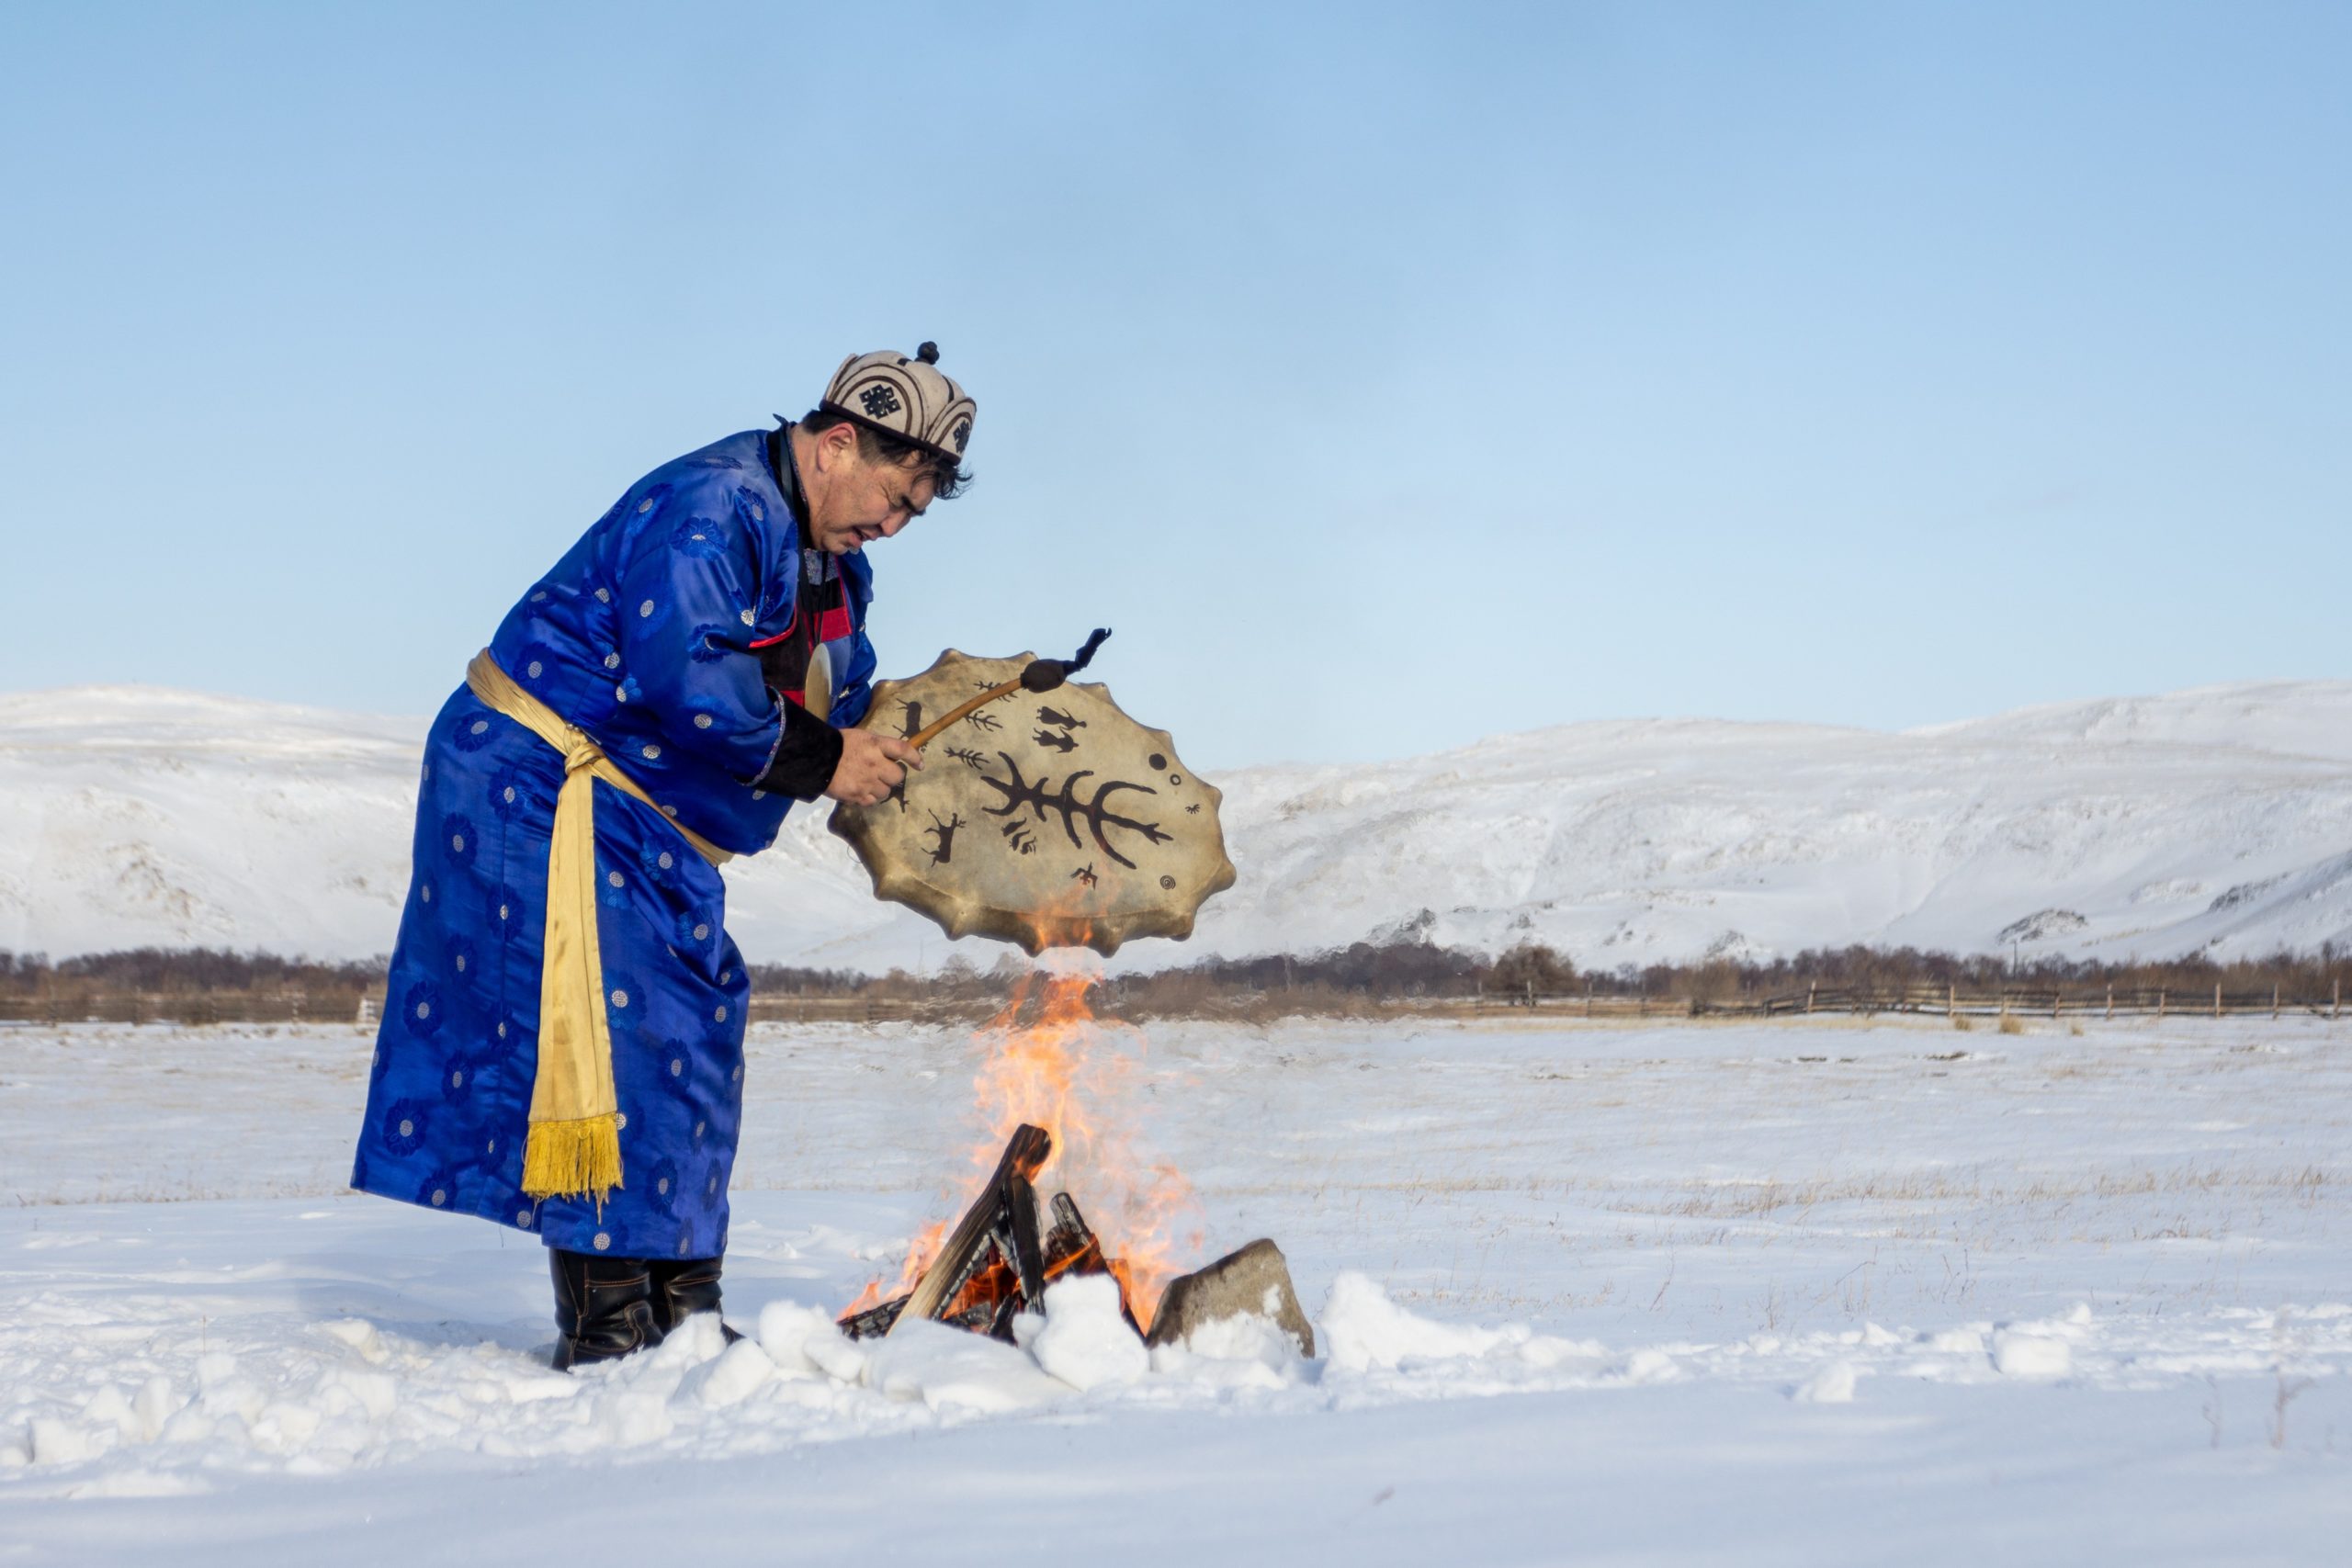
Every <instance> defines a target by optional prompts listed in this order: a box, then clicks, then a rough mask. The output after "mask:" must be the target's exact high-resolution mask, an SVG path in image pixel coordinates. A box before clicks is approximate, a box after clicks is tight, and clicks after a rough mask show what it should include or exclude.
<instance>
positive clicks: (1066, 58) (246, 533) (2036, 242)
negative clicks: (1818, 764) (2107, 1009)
mask: <svg viewBox="0 0 2352 1568" xmlns="http://www.w3.org/2000/svg"><path fill="white" fill-rule="evenodd" d="M0 58H6V60H7V61H8V62H10V63H9V67H8V74H9V79H10V91H9V92H8V94H7V95H6V96H5V97H0V200H5V210H6V213H7V214H8V222H7V224H6V231H7V238H6V243H5V246H0V474H5V478H6V503H5V507H0V538H5V540H6V546H5V549H0V626H5V630H0V689H7V690H21V689H26V688H31V687H42V686H53V685H63V684H70V683H77V682H93V681H105V682H113V681H145V682H158V683H163V684H169V685H177V686H187V687H191V688H197V689H202V690H209V691H220V692H229V693H236V694H247V695H254V696H264V697H270V698H281V699H287V700H293V701H300V702H308V703H318V704H324V705H334V706H342V707H352V708H366V709H375V710H382V711H390V712H412V713H424V712H426V711H429V710H430V709H431V708H433V707H434V706H435V705H437V704H438V702H439V701H440V699H441V697H442V696H443V695H444V694H446V692H447V690H448V688H449V687H450V686H452V685H453V684H454V683H455V682H456V681H457V679H458V675H459V673H460V671H462V668H463V666H464V663H465V660H466V658H467V657H468V655H469V654H470V653H471V652H472V650H473V649H475V648H477V647H479V646H480V645H481V643H482V642H483V641H484V640H486V638H487V637H488V634H489V632H490V631H491V629H492V626H495V624H496V622H497V620H498V618H499V616H500V615H502V614H503V611H504V609H505V607H506V606H507V604H509V603H511V602H512V600H513V599H514V598H515V596H516V595H517V594H518V593H519V592H521V591H522V590H523V589H524V588H526V586H527V585H528V584H529V583H530V582H531V581H532V579H533V578H534V577H535V576H536V575H537V573H538V572H539V571H541V570H543V569H544V568H545V567H546V566H547V565H548V564H549V563H550V562H552V561H553V560H554V559H555V558H557V556H558V555H560V553H561V552H562V550H563V549H564V547H566V546H567V545H568V544H569V543H570V541H571V538H572V537H573V536H575V535H576V534H577V533H578V532H579V531H580V530H581V529H582V527H584V526H585V525H587V524H588V523H590V522H591V521H593V520H594V518H595V517H596V516H597V515H598V514H599V513H601V512H602V511H603V510H604V508H605V506H606V505H607V504H608V503H609V502H610V501H611V500H612V498H613V497H614V496H615V495H616V494H617V493H618V492H619V491H621V490H622V489H623V488H624V487H626V486H627V485H628V483H629V481H630V480H631V479H634V478H636V477H637V475H639V473H641V472H642V471H644V470H645V469H646V468H650V467H651V466H653V465H654V464H656V463H658V462H660V461H662V460H663V459H664V458H667V457H672V456H674V455H676V454H677V453H679V452H682V451H684V450H688V449H690V448H692V447H695V446H700V445H702V444H703V443H705V442H707V441H708V440H711V439H714V438H716V437H717V436H719V435H722V434H727V433H729V432H730V431H734V430H739V429H742V428H745V427H747V426H749V425H752V424H758V423H765V421H766V418H767V416H768V415H769V414H770V413H771V412H782V413H787V414H789V413H796V412H799V411H800V410H802V409H805V408H806V407H808V406H809V403H810V402H812V401H813V400H814V399H815V397H816V395H817V393H818V392H819V390H820V389H821V387H822V384H823V382H824V379H825V378H826V377H827V375H829V374H830V372H831V368H832V367H833V366H834V364H835V363H836V362H837V361H838V360H839V359H840V357H841V356H842V355H844V354H846V353H849V352H853V351H856V350H864V349H867V348H873V347H880V346H886V345H888V346H896V347H901V348H911V347H912V346H913V344H915V343H916V342H917V341H918V340H920V339H922V338H933V339H936V340H937V341H938V342H939V343H940V344H941V345H942V347H943V349H944V359H943V364H944V367H945V368H947V369H948V370H949V371H951V372H952V373H954V374H956V376H958V377H959V378H963V379H964V381H965V382H966V384H967V386H968V387H969V388H970V389H971V390H972V391H973V393H974V394H975V396H977V397H978V400H979V403H980V419H979V422H978V431H977V433H976V434H975V437H974V442H973V450H972V459H973V467H974V468H976V470H977V471H978V475H979V479H978V484H977V485H976V486H975V487H974V489H973V491H972V492H971V493H970V495H969V496H968V497H967V498H966V499H963V500H960V501H957V502H953V503H950V504H947V505H943V506H941V507H939V508H937V509H936V510H935V511H934V513H933V515H932V516H931V517H930V518H928V519H926V520H924V521H923V522H922V524H920V525H918V526H917V527H915V528H914V529H913V530H911V531H910V532H909V533H908V534H906V535H904V536H901V537H900V538H899V539H897V540H894V541H891V542H889V543H888V544H887V545H884V546H881V547H877V548H876V551H875V558H876V569H877V574H878V578H879V587H880V598H879V600H878V602H877V604H876V620H875V631H876V640H877V642H879V643H880V644H881V645H882V649H883V662H884V669H885V671H886V672H890V673H905V672H910V671H913V670H915V669H919V668H921V667H922V665H924V664H927V663H928V662H929V661H930V660H931V658H932V656H933V654H934V653H935V652H936V651H937V650H938V649H940V648H941V647H943V646H945V645H948V644H954V645H956V646H959V647H963V648H966V649H973V650H977V651H986V652H1012V651H1016V650H1018V649H1022V648H1025V647H1035V648H1038V649H1041V650H1060V649H1066V648H1067V647H1068V646H1070V645H1074V644H1075V643H1076V642H1077V640H1078V639H1079V638H1080V637H1081V636H1082V635H1083V634H1084V632H1085V631H1086V629H1087V628H1088V627H1090V626H1093V625H1095V624H1097V623H1098V622H1100V623H1105V624H1109V625H1112V626H1115V627H1116V628H1117V629H1118V636H1117V637H1116V638H1115V639H1114V641H1113V643H1112V644H1111V645H1110V647H1109V648H1108V649H1106V650H1105V652H1104V654H1103V662H1102V664H1101V666H1100V668H1101V670H1102V671H1103V676H1104V678H1105V679H1107V680H1108V681H1109V682H1111V684H1112V687H1113V689H1114V692H1116V693H1117V694H1119V696H1120V697H1121V699H1122V701H1123V702H1124V703H1125V705H1127V706H1128V707H1129V708H1130V710H1131V711H1133V712H1135V713H1136V714H1137V715H1138V716H1141V717H1143V718H1145V719H1147V720H1148V722H1151V723H1153V724H1156V725H1160V726H1165V727H1167V728H1170V729H1172V730H1173V731H1174V732H1175V734H1176V736H1177V738H1178V740H1179V742H1180V744H1182V745H1183V746H1184V747H1185V749H1186V750H1187V752H1188V753H1189V754H1190V755H1191V756H1192V758H1193V761H1194V762H1195V764H1196V765H1202V764H1205V765H1209V766H1230V765H1234V764H1238V763H1242V762H1250V761H1274V760H1281V759H1297V760H1318V761H1319V760H1346V759H1364V758H1375V757H1385V756H1396V755H1402V754H1407V753H1411V752H1417V751H1423V750H1434V749H1437V748H1440V747H1443V746H1449V745H1454V744H1459V743H1463V742H1466V741H1468V740H1471V739H1475V738H1476V737H1478V736H1480V735H1484V734H1490V733H1494V732H1498V731H1502V730H1510V729H1523V728H1533V727H1535V726H1539V725H1544V724H1551V723H1557V722H1564V721H1568V720H1575V719H1584V718H1593V717H1605V716H1643V715H1657V714H1677V715H1693V714H1695V715H1715V716H1729V717H1738V718H1798V719H1809V720H1822V721H1830V722H1839V723H1854V724H1864V725H1871V726H1875V727H1883V728H1891V727H1900V726H1907V725H1913V724H1921V723H1928V722H1933V721H1938V720H1942V719H1949V718H1954V717H1962V716H1970V715H1974V714H1980V713H1986V712H1992V711H1996V710H1998V709H2002V708H2007V707H2011V706H2016V705H2023V704H2028V703H2033V702H2042V701H2053V700H2059V699H2064V698H2071V697H2081V696H2097V695H2104V694H2116V693H2123V692H2139V691H2154V690H2164V689H2170V688H2174V687H2178V686H2184V685H2190V684H2197V683H2201V682H2211V681H2223V680H2239V679H2253V678H2263V677H2281V676H2300V677H2346V676H2352V655H2347V652H2346V638H2345V637H2344V635H2343V632H2342V617H2343V611H2342V609H2341V608H2340V601H2341V598H2342V594H2341V592H2340V590H2341V586H2342V584H2343V583H2344V582H2345V581H2346V580H2347V577H2352V528H2347V526H2346V524H2347V522H2352V517H2347V513H2348V512H2352V438H2348V432H2352V315H2348V314H2347V310H2346V295H2345V279H2346V277H2352V158H2347V157H2346V149H2347V148H2352V95H2347V94H2346V92H2345V91H2344V83H2345V82H2346V79H2347V72H2352V9H2347V8H2346V7H2344V6H2327V5H2313V6H2272V5H2232V6H2221V5H2208V6H2165V5H2151V4H2131V5H2119V6H2101V5H2091V4H2070V5H2067V6H2015V7H2007V6H1984V5H1968V6H1926V5H1904V6H1883V5H1855V6H1754V5H1732V6H1695V5H1682V6H1653V5H1627V6H1577V5H1552V6H1524V7H1521V6H1476V5H1459V4H1457V5H1446V6H1416V7H1385V6H1383V7H1372V6H1262V5H1261V6H1238V7H1222V6H1200V5H1187V6H1080V7H1067V8H1066V7H1054V6H974V5H969V4H965V5H958V6H944V7H930V6H888V7H879V6H863V7H852V6H833V7H817V6H790V7H786V6H664V7H660V8H655V7H642V6H616V7H599V6H578V5H567V6H547V7H526V6H451V7H447V8H431V7H425V6H397V7H394V6H384V7H366V6H247V7H233V6H207V7H201V8H199V7H188V6H156V7H152V8H149V7H139V6H105V5H87V6H10V7H8V8H6V11H5V12H0Z"/></svg>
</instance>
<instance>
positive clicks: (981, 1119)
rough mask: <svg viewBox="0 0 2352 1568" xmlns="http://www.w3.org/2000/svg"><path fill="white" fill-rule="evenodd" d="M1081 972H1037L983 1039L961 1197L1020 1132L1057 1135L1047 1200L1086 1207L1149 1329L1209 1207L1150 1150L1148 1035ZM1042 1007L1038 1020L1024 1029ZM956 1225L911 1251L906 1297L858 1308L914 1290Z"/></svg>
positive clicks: (934, 1232)
mask: <svg viewBox="0 0 2352 1568" xmlns="http://www.w3.org/2000/svg"><path fill="white" fill-rule="evenodd" d="M1081 964H1082V961H1080V960H1079V959H1076V958H1074V957H1073V956H1071V955H1069V954H1061V953H1057V954H1056V955H1055V957H1054V958H1053V959H1051V960H1049V961H1048V963H1047V965H1046V966H1045V967H1041V968H1036V969H1032V970H1031V971H1030V972H1029V973H1028V974H1026V975H1024V976H1022V977H1021V979H1020V981H1019V982H1018V984H1016V985H1015V987H1013V993H1012V999H1011V1000H1010V1001H1009V1002H1007V1003H1006V1004H1005V1006H1004V1008H1003V1010H1001V1011H1000V1012H999V1013H998V1014H997V1015H996V1016H995V1017H994V1018H992V1019H990V1020H989V1021H988V1022H987V1023H986V1024H984V1025H983V1026H982V1027H981V1028H980V1029H979V1030H978V1032H976V1033H975V1034H974V1036H973V1045H974V1048H975V1051H976V1053H977V1054H978V1056H979V1066H978V1073H977V1075H976V1077H975V1079H974V1083H973V1091H974V1104H973V1115H974V1119H975V1122H976V1124H977V1126H978V1136H977V1137H976V1139H975V1140H974V1142H973V1145H972V1153H971V1159H972V1166H971V1170H970V1173H969V1175H968V1176H967V1178H966V1179H964V1180H963V1181H962V1182H960V1183H959V1184H958V1185H957V1190H956V1192H955V1193H954V1194H953V1196H954V1200H955V1202H954V1212H956V1213H961V1212H962V1209H963V1207H964V1206H965V1205H966V1204H967V1203H969V1202H970V1201H972V1199H973V1198H974V1197H976V1196H977V1195H978V1192H979V1190H980V1189H981V1187H982V1186H983V1185H984V1184H985V1183H986V1182H987V1180H988V1179H989V1175H990V1174H991V1173H992V1172H993V1171H994V1169H995V1168H996V1162H997V1159H998V1156H1000V1155H1001V1154H1002V1152H1003V1150H1004V1145H1005V1140H1006V1139H1007V1138H1008V1137H1010V1136H1011V1135H1012V1132H1013V1130H1014V1129H1015V1128H1016V1127H1018V1126H1020V1125H1021V1124H1022V1123H1023V1122H1029V1123H1031V1124H1033V1125H1035V1126H1039V1127H1043V1128H1045V1129H1046V1132H1048V1133H1050V1134H1053V1140H1054V1147H1053V1154H1052V1156H1051V1157H1050V1158H1049V1159H1048V1160H1047V1161H1046V1166H1045V1168H1044V1169H1043V1170H1041V1171H1040V1172H1039V1173H1038V1177H1037V1190H1038V1192H1039V1194H1040V1196H1041V1197H1042V1196H1043V1195H1045V1194H1047V1193H1051V1192H1053V1191H1055V1190H1063V1189H1066V1190H1069V1192H1070V1193H1071V1194H1072V1196H1074V1197H1076V1198H1077V1199H1078V1200H1079V1201H1080V1204H1081V1205H1082V1206H1083V1208H1084V1209H1085V1212H1086V1217H1087V1220H1088V1222H1089V1224H1091V1226H1092V1227H1093V1229H1094V1232H1095V1234H1096V1235H1097V1236H1098V1238H1099V1239H1100V1240H1101V1242H1102V1244H1103V1252H1104V1254H1105V1257H1106V1261H1107V1262H1108V1263H1109V1265H1110V1269H1111V1271H1112V1272H1113V1273H1114V1274H1115V1275H1117V1276H1118V1279H1119V1282H1120V1284H1121V1286H1122V1287H1124V1288H1125V1292H1126V1296H1127V1302H1128V1304H1129V1306H1130V1308H1131V1309H1132V1310H1133V1311H1134V1313H1135V1314H1136V1322H1137V1323H1138V1324H1139V1325H1142V1326H1143V1327H1145V1328H1147V1329H1148V1328H1149V1327H1150V1326H1151V1314H1152V1313H1153V1311H1154V1309H1155V1308H1156V1307H1157V1306H1158V1305H1159V1293H1160V1292H1161V1290H1162V1289H1164V1288H1165V1287H1166V1285H1167V1283H1168V1281H1169V1280H1172V1279H1174V1278H1175V1277H1176V1276H1177V1275H1178V1274H1180V1273H1182V1271H1183V1270H1184V1269H1185V1268H1186V1267H1187V1266H1188V1263H1189V1260H1190V1259H1191V1258H1193V1256H1194V1255H1196V1254H1197V1253H1198V1251H1199V1249H1200V1245H1201V1239H1202V1237H1201V1231H1200V1226H1199V1223H1198V1210H1197V1206H1196V1204H1195V1203H1194V1201H1193V1188H1192V1183H1191V1182H1189V1181H1187V1180H1186V1179H1185V1178H1184V1175H1183V1173H1182V1171H1180V1170H1178V1169H1177V1168H1175V1167H1173V1166H1171V1165H1167V1164H1164V1163H1157V1162H1153V1161H1149V1160H1148V1159H1146V1158H1144V1157H1143V1156H1142V1155H1141V1153H1140V1152H1139V1151H1141V1149H1142V1148H1143V1147H1144V1140H1143V1139H1142V1137H1141V1136H1140V1132H1139V1128H1138V1125H1137V1118H1136V1099H1137V1096H1138V1094H1139V1091H1140V1089H1141V1087H1142V1086H1141V1083H1140V1076H1141V1071H1142V1067H1143V1056H1144V1048H1145V1041H1144V1036H1143V1032H1142V1031H1141V1030H1138V1029H1136V1028H1135V1027H1134V1026H1132V1025H1130V1024H1125V1023H1121V1022H1118V1021H1114V1020H1106V1019H1100V1018H1097V1017H1096V1016H1095V1015H1094V1010H1093V1009H1092V1007H1091V1005H1090V1003H1089V1000H1088V993H1089V992H1090V991H1091V989H1092V988H1093V986H1094V984H1095V982H1096V981H1097V980H1098V979H1099V978H1100V974H1101V971H1100V966H1099V964H1083V966H1081ZM1033 999H1034V1002H1035V1021H1033V1022H1028V1023H1023V1022H1022V1021H1021V1015H1022V1013H1023V1011H1024V1010H1028V1009H1029V1008H1030V1007H1031V1004H1032V1002H1033ZM947 1224H948V1222H947V1221H945V1220H940V1221H936V1222H934V1223H933V1224H931V1225H930V1226H929V1227H927V1228H926V1229H925V1230H924V1231H923V1232H922V1234H921V1235H918V1236H916V1237H915V1239H914V1240H913V1241H912V1242H911V1243H910V1245H909V1246H908V1248H907V1257H906V1262H905V1265H904V1267H903V1269H901V1272H900V1277H899V1284H898V1286H897V1288H896V1289H895V1290H893V1291H890V1292H885V1291H884V1290H883V1288H882V1284H881V1281H880V1280H874V1281H872V1282H870V1283H868V1284H867V1286H866V1288H865V1292H864V1293H863V1294H861V1295H860V1296H859V1297H858V1299H857V1301H856V1302H855V1303H853V1305H852V1307H851V1308H850V1309H849V1310H851V1311H862V1310H864V1309H865V1308H866V1307H869V1306H872V1305H875V1304H876V1303H879V1302H881V1301H883V1300H885V1299H887V1297H888V1296H890V1295H897V1294H900V1293H902V1292H906V1291H909V1290H911V1289H913V1287H914V1285H915V1282H916V1281H917V1280H921V1279H922V1274H923V1271H924V1269H927V1268H929V1267H930V1265H931V1261H932V1259H933V1258H935V1257H936V1256H938V1252H939V1248H940V1245H941V1242H942V1240H943V1238H944V1235H945V1234H946V1230H947Z"/></svg>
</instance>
